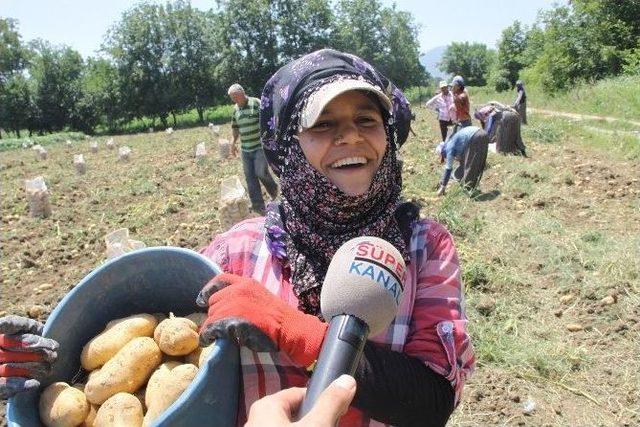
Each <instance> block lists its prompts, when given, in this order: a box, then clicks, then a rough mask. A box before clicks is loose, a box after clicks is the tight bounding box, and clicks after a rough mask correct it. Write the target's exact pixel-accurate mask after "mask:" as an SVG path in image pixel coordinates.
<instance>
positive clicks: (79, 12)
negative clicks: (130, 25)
mask: <svg viewBox="0 0 640 427" xmlns="http://www.w3.org/2000/svg"><path fill="white" fill-rule="evenodd" d="M151 2H154V1H151ZM156 2H159V3H164V1H156ZM136 3H137V1H133V0H56V1H51V0H0V16H2V17H10V18H15V19H17V20H18V21H19V30H20V34H21V35H22V37H23V40H31V39H34V38H42V39H45V40H49V41H50V42H52V43H55V44H66V45H69V46H71V47H72V48H74V49H76V50H78V51H79V52H80V53H81V54H82V55H83V56H85V57H86V56H89V55H92V54H94V51H95V50H97V49H99V47H100V44H101V43H102V39H103V37H104V35H105V33H106V32H107V30H108V29H109V28H110V27H111V26H112V25H113V23H114V22H116V21H117V20H118V19H119V18H120V15H121V13H122V12H123V11H124V10H126V9H128V8H130V7H131V6H133V5H135V4H136ZM382 3H384V4H385V5H389V6H390V5H391V4H393V3H394V2H393V1H391V0H382ZM553 3H554V0H485V1H477V0H453V1H443V0H440V1H434V0H398V1H395V4H396V7H397V9H398V10H405V11H408V12H411V13H412V14H413V16H414V17H415V19H416V21H417V22H418V23H419V24H420V25H421V26H422V30H421V34H420V45H421V49H422V51H423V52H426V51H427V50H429V49H431V48H434V47H437V46H442V45H447V44H449V43H451V42H453V41H457V42H460V41H477V42H481V43H485V44H487V45H488V46H489V47H494V45H495V42H496V40H497V39H498V38H499V37H500V32H501V31H502V29H503V28H505V27H506V26H508V25H510V24H511V23H512V22H513V21H514V20H516V19H518V20H520V21H521V22H523V23H525V24H531V23H532V22H534V20H535V18H536V15H537V12H538V10H540V9H548V8H550V7H551V6H552V5H553ZM559 3H561V4H564V3H566V0H561V1H560V2H559ZM192 4H193V5H194V6H195V7H198V8H200V9H209V8H211V7H212V6H213V5H214V4H215V0H192Z"/></svg>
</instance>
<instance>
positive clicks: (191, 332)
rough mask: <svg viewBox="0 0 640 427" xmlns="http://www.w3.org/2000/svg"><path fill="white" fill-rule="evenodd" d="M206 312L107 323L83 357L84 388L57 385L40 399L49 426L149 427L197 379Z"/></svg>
mask: <svg viewBox="0 0 640 427" xmlns="http://www.w3.org/2000/svg"><path fill="white" fill-rule="evenodd" d="M205 316H206V315H205V314H204V313H193V314H190V315H188V316H186V317H175V316H173V314H170V315H169V317H168V318H167V317H166V316H164V315H162V314H153V315H151V314H136V315H133V316H129V317H125V318H122V319H116V320H113V321H111V322H109V323H108V324H107V326H106V328H105V330H104V331H103V332H101V333H100V334H99V335H97V336H96V337H94V338H93V339H92V340H91V341H89V342H88V343H87V344H86V345H85V346H84V348H83V350H82V354H81V355H80V363H81V365H82V368H83V369H85V370H86V371H88V372H89V374H88V377H87V380H86V383H85V384H82V383H78V384H73V385H71V386H70V385H69V384H67V383H65V382H57V383H53V384H51V385H50V386H49V387H47V388H46V389H45V390H44V391H43V392H42V394H41V396H40V404H39V409H40V419H41V420H42V422H43V423H44V424H45V425H46V426H57V427H65V426H84V427H92V426H93V427H105V426H113V427H115V426H131V427H136V426H149V425H151V424H152V423H153V422H154V421H155V420H156V419H157V418H158V417H159V416H160V415H161V414H162V412H164V410H165V409H167V408H168V407H169V406H171V404H172V403H173V402H175V401H176V400H177V399H178V397H180V395H181V394H182V392H183V391H184V390H185V389H186V388H187V387H188V386H189V384H190V383H191V381H193V379H194V378H195V376H196V374H197V372H198V368H199V367H200V366H201V365H202V364H203V362H204V360H205V359H206V357H207V355H208V354H209V352H210V351H211V348H212V347H211V346H209V347H206V348H201V347H199V345H198V327H199V325H200V324H201V323H202V321H203V320H204V318H205Z"/></svg>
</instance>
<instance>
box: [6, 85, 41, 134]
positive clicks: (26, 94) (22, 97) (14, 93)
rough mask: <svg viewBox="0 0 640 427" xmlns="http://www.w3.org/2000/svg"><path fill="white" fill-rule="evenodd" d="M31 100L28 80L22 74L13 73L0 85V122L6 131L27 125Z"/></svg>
mask: <svg viewBox="0 0 640 427" xmlns="http://www.w3.org/2000/svg"><path fill="white" fill-rule="evenodd" d="M32 110H33V100H32V97H31V91H30V89H29V82H28V81H27V79H25V78H24V76H23V75H22V74H14V75H12V76H10V77H9V78H8V79H6V80H5V81H4V82H3V83H2V85H0V123H1V126H2V127H3V128H4V129H5V130H6V131H13V132H15V134H16V136H17V137H18V138H20V131H21V130H22V129H26V128H27V127H28V126H29V114H30V112H31V111H32Z"/></svg>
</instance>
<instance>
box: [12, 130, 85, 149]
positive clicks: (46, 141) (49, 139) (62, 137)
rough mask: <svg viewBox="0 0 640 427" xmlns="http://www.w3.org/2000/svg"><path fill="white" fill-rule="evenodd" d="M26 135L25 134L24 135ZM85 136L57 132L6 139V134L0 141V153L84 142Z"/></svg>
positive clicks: (78, 133)
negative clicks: (40, 146)
mask: <svg viewBox="0 0 640 427" xmlns="http://www.w3.org/2000/svg"><path fill="white" fill-rule="evenodd" d="M25 135H26V134H25ZM85 139H86V135H85V134H83V133H81V132H57V133H52V134H47V135H33V136H30V137H27V136H25V137H23V138H7V137H6V134H4V136H3V137H2V139H0V151H6V150H15V149H17V148H23V145H24V146H25V148H28V147H31V146H34V145H37V144H40V145H42V146H43V147H46V146H48V145H53V144H59V143H61V142H65V141H67V140H69V141H84V140H85Z"/></svg>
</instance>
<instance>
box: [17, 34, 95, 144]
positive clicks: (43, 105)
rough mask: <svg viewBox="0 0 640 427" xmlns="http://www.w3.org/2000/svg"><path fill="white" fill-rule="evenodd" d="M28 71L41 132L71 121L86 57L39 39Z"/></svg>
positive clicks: (59, 128)
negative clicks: (83, 58) (83, 57)
mask: <svg viewBox="0 0 640 427" xmlns="http://www.w3.org/2000/svg"><path fill="white" fill-rule="evenodd" d="M31 46H32V49H33V52H34V57H33V62H32V65H31V67H30V68H29V74H30V76H31V79H32V85H33V99H34V104H35V107H36V110H35V112H34V116H35V121H36V127H37V129H38V130H39V131H41V132H42V131H49V132H53V131H59V130H62V129H63V128H64V127H65V126H66V125H67V124H69V123H70V118H71V114H72V111H73V108H74V104H75V102H76V100H77V99H78V96H79V90H80V85H79V83H80V77H81V74H82V70H83V66H84V63H83V60H82V57H81V56H80V54H79V53H78V52H76V51H75V50H73V49H71V48H69V47H67V46H61V47H56V46H52V45H51V44H49V43H48V42H45V41H42V40H36V41H34V42H32V43H31Z"/></svg>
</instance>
